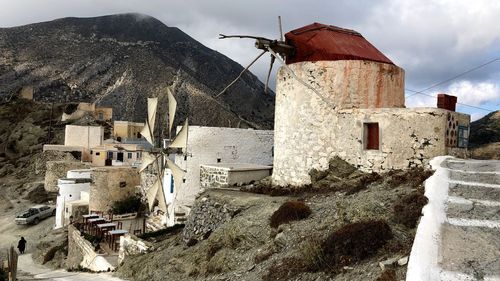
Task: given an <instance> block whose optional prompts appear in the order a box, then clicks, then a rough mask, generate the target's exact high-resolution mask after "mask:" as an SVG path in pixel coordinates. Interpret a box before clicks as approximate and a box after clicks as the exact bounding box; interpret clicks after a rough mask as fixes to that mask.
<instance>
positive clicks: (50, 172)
mask: <svg viewBox="0 0 500 281" xmlns="http://www.w3.org/2000/svg"><path fill="white" fill-rule="evenodd" d="M46 167H47V171H46V172H45V190H46V191H48V192H58V191H59V188H58V187H57V180H58V179H60V178H65V177H66V173H67V172H68V171H70V170H77V169H88V168H90V164H89V163H82V162H79V161H47V164H46Z"/></svg>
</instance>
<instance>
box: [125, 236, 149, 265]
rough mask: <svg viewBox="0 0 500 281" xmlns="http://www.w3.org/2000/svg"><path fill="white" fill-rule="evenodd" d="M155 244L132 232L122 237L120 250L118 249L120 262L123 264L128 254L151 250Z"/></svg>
mask: <svg viewBox="0 0 500 281" xmlns="http://www.w3.org/2000/svg"><path fill="white" fill-rule="evenodd" d="M152 248H153V245H152V244H151V243H149V242H147V241H144V240H142V239H140V238H138V237H137V236H135V235H132V234H125V235H124V236H121V237H120V250H119V251H118V264H122V263H123V261H124V260H125V258H126V257H127V256H133V255H138V254H143V253H147V252H149V251H150V250H151V249H152Z"/></svg>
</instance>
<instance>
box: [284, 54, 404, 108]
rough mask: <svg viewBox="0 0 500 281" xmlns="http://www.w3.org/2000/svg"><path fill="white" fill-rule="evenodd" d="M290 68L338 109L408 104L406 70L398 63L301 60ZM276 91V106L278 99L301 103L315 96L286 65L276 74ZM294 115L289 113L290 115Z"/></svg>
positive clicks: (394, 106) (399, 106) (389, 106)
mask: <svg viewBox="0 0 500 281" xmlns="http://www.w3.org/2000/svg"><path fill="white" fill-rule="evenodd" d="M288 67H290V68H291V69H292V70H293V72H294V73H295V74H296V75H297V76H298V77H299V78H300V79H301V80H302V81H304V82H306V83H308V84H309V85H310V86H311V87H312V88H314V89H315V90H317V91H318V92H319V93H320V94H321V95H323V97H324V98H326V99H327V100H328V102H329V103H330V104H331V105H333V106H334V107H335V108H336V109H353V108H402V107H404V104H405V97H404V70H403V69H401V68H399V67H398V66H396V65H392V64H388V63H379V62H373V61H362V60H337V61H317V62H299V63H293V64H290V65H288ZM276 94H277V95H276V96H277V97H276V99H277V100H276V107H277V106H279V105H280V104H279V103H278V99H281V100H282V101H283V100H287V101H288V102H294V103H296V104H297V105H298V106H300V105H301V104H302V103H303V102H305V103H308V102H310V96H311V95H313V96H316V94H315V93H314V92H313V91H312V90H311V89H309V88H307V87H305V86H304V85H302V84H301V83H300V82H298V81H297V80H296V79H295V78H293V77H292V76H291V75H290V73H289V72H288V71H287V70H285V69H284V68H280V69H279V71H278V74H277V78H276ZM320 101H321V100H320ZM290 109H291V108H290ZM293 115H294V114H293V112H290V117H293Z"/></svg>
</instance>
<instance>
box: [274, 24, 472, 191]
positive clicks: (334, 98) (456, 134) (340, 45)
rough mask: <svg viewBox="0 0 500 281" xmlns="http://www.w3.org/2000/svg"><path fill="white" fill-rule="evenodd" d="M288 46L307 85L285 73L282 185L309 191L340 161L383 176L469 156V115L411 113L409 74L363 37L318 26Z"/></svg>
mask: <svg viewBox="0 0 500 281" xmlns="http://www.w3.org/2000/svg"><path fill="white" fill-rule="evenodd" d="M286 38H287V42H288V43H289V44H291V45H293V46H294V47H295V49H296V52H295V56H293V57H290V58H287V61H286V63H287V66H288V68H289V69H290V70H291V71H293V73H294V74H295V75H296V76H297V77H298V78H299V79H300V80H301V81H299V80H297V79H296V78H295V77H293V75H291V74H290V71H289V70H288V69H286V68H284V67H282V68H280V70H279V71H278V75H277V85H276V112H275V143H274V150H275V153H274V154H275V157H274V167H273V176H272V177H273V183H274V184H276V185H294V186H301V185H305V184H309V183H310V182H311V178H310V176H309V171H310V170H311V169H313V168H314V169H318V170H325V169H327V168H328V162H329V159H331V158H333V157H335V156H339V157H341V158H343V159H344V160H346V161H347V162H349V163H351V164H353V165H355V166H356V167H358V168H359V169H361V170H365V171H376V172H380V171H386V170H391V169H406V168H410V167H416V166H423V167H428V165H429V160H430V159H432V158H433V157H435V156H438V155H449V154H451V155H463V154H465V152H466V149H467V148H466V142H467V138H468V132H469V123H470V117H469V115H466V114H461V113H457V112H454V111H452V110H446V109H441V108H413V109H408V108H405V104H404V99H405V97H404V71H403V69H401V68H399V67H398V66H396V65H394V63H392V61H390V60H389V59H388V58H387V57H385V56H384V55H383V54H382V53H381V52H380V51H378V50H377V49H376V48H375V47H374V46H373V45H371V44H370V43H369V42H368V41H366V39H364V38H363V37H362V36H361V35H360V34H359V33H357V32H355V31H352V30H345V29H341V28H337V27H333V26H326V25H321V24H312V25H309V26H306V27H303V28H300V29H297V30H294V31H291V32H289V33H287V34H286ZM303 82H304V83H306V84H307V85H308V86H304V84H303ZM313 89H314V90H313ZM459 138H461V140H460V141H459V140H458V139H459ZM464 144H465V145H464Z"/></svg>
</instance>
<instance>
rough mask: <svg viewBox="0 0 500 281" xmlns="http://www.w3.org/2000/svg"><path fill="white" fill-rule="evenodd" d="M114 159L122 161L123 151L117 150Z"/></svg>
mask: <svg viewBox="0 0 500 281" xmlns="http://www.w3.org/2000/svg"><path fill="white" fill-rule="evenodd" d="M116 160H118V161H120V162H123V152H118V153H117V154H116Z"/></svg>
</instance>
